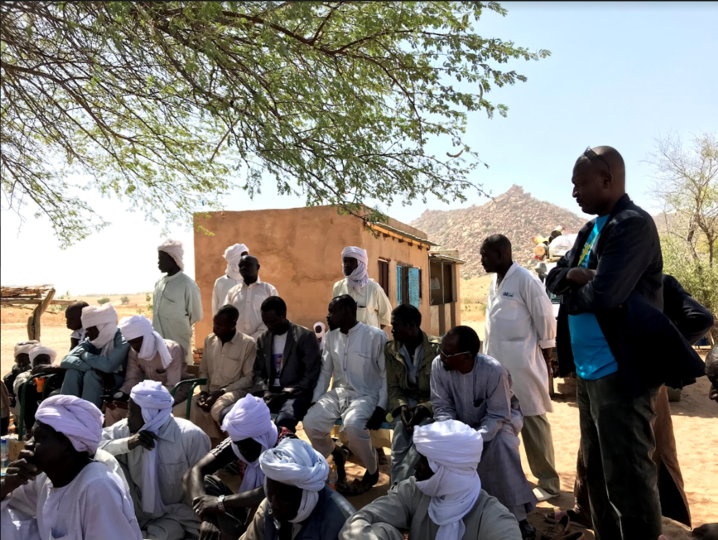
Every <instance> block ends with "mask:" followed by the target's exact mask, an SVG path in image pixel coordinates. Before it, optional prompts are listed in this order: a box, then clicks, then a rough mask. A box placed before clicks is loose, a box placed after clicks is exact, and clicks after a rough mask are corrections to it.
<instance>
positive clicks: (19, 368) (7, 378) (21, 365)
mask: <svg viewBox="0 0 718 540" xmlns="http://www.w3.org/2000/svg"><path fill="white" fill-rule="evenodd" d="M38 345H40V342H39V341H35V340H34V339H32V340H30V341H20V342H19V343H17V344H16V345H15V351H14V352H15V354H14V357H15V365H13V367H12V369H11V370H10V373H7V374H5V375H4V376H3V379H2V380H3V383H5V388H6V389H7V391H8V395H9V397H10V411H11V412H12V413H13V414H14V415H15V416H18V415H19V414H20V402H19V401H18V400H17V396H16V395H15V381H16V380H17V378H18V376H19V375H20V374H21V373H25V372H27V371H30V370H31V369H32V364H31V362H30V351H31V350H32V349H34V348H35V347H37V346H38Z"/></svg>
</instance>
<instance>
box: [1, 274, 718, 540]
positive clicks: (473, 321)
mask: <svg viewBox="0 0 718 540" xmlns="http://www.w3.org/2000/svg"><path fill="white" fill-rule="evenodd" d="M466 283H467V282H466V281H464V282H462V288H465V289H469V287H467V286H466ZM470 285H472V286H473V287H474V290H475V291H476V293H479V294H480V293H481V292H483V291H484V290H485V284H483V283H479V284H474V283H472V284H470ZM482 289H483V290H482ZM474 290H472V291H471V292H472V293H473V292H474ZM463 292H464V291H463V290H462V293H463ZM484 294H485V293H484ZM462 296H463V294H462ZM477 296H478V295H477ZM474 298H476V297H474ZM474 298H472V300H474ZM138 300H139V299H138ZM143 300H144V298H143ZM478 301H479V302H480V300H478ZM474 302H476V300H474ZM132 303H133V304H134V302H132ZM138 303H139V302H138ZM128 307H129V306H128ZM3 312H4V313H3V324H2V327H1V329H2V333H1V336H0V338H1V342H2V373H3V374H5V373H6V372H7V371H8V370H9V369H10V367H11V366H12V362H13V359H12V350H13V346H14V344H15V343H16V342H17V341H20V340H24V339H27V334H26V330H25V324H24V323H22V322H10V320H12V319H15V320H16V321H17V320H18V317H17V316H15V317H10V316H7V313H6V312H5V309H3ZM135 312H136V311H135ZM20 320H21V319H20ZM464 322H465V323H466V324H470V325H471V326H473V327H475V328H476V329H477V330H478V331H479V333H480V334H483V312H482V310H481V309H480V307H476V308H474V309H470V310H467V312H466V313H465V316H464ZM42 332H43V333H42V341H43V343H44V344H45V345H47V346H50V347H53V348H56V350H57V351H58V352H61V351H63V350H67V348H68V347H69V333H70V332H69V331H68V330H67V329H66V328H64V319H63V316H62V314H56V315H51V314H48V315H44V316H43V330H42ZM563 382H564V381H562V380H561V379H558V380H557V381H556V384H557V389H558V391H559V392H560V394H559V395H557V397H556V400H555V403H554V412H553V413H551V414H549V418H550V421H551V425H552V427H553V437H554V447H555V451H556V465H557V469H558V471H559V474H560V476H561V489H562V492H561V496H560V497H559V498H557V499H554V500H553V501H549V502H548V503H541V504H540V505H539V509H538V510H537V512H535V513H534V514H532V516H531V518H530V519H531V521H532V523H533V524H534V526H535V527H537V529H539V530H540V529H541V528H543V527H544V519H543V516H544V515H545V514H547V513H549V512H550V511H552V509H553V508H554V507H560V508H563V509H568V508H571V507H572V506H573V482H574V478H575V461H576V452H577V450H578V439H579V429H578V410H577V408H576V403H575V398H574V395H573V392H574V390H573V388H574V387H573V386H571V385H570V384H566V385H563ZM708 386H709V384H708V381H707V379H705V378H703V379H701V380H700V381H698V383H697V384H695V385H693V386H690V387H688V388H686V389H685V390H684V392H683V399H682V401H681V402H678V403H671V408H672V411H673V425H674V429H675V433H676V441H677V445H678V457H679V460H680V464H681V467H682V471H683V477H684V480H685V486H686V493H687V495H688V500H689V502H690V506H691V512H692V515H693V525H694V527H697V526H699V525H702V524H704V523H716V522H718V405H717V404H716V403H715V402H712V401H710V400H709V399H708V397H707V395H708ZM563 392H566V393H565V394H564V393H563ZM521 454H522V461H523V465H524V471H526V472H527V477H528V478H529V481H531V482H535V479H534V478H533V477H532V476H531V474H530V472H528V471H529V468H528V464H527V462H526V456H525V454H524V452H523V448H522V451H521ZM388 472H389V470H388V467H386V466H385V467H383V468H382V475H381V478H380V483H379V485H378V486H377V487H376V488H375V489H374V490H372V491H371V492H370V493H367V494H365V495H363V496H362V497H356V498H353V499H352V500H351V502H352V503H353V504H354V505H355V506H357V507H361V506H363V505H365V504H367V503H368V502H370V501H371V500H372V499H374V498H375V497H377V496H379V495H382V494H384V493H386V490H387V489H388V486H387V483H388V480H389V477H388ZM349 474H350V477H351V476H353V475H354V474H356V475H361V474H363V469H361V468H360V467H358V466H350V468H349ZM664 533H665V534H666V535H668V537H669V538H671V539H672V540H675V539H678V540H680V539H687V538H689V537H690V535H689V533H688V532H687V530H686V529H685V527H683V526H681V525H678V524H677V523H675V522H672V521H670V520H667V519H664ZM587 536H588V537H589V538H593V536H592V535H591V534H590V533H589V534H588V535H587Z"/></svg>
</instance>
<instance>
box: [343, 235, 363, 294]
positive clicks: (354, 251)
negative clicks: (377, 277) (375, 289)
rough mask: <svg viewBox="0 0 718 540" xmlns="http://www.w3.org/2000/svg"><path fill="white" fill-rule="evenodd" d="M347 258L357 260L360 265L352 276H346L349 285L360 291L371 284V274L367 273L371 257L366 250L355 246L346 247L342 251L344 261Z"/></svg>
mask: <svg viewBox="0 0 718 540" xmlns="http://www.w3.org/2000/svg"><path fill="white" fill-rule="evenodd" d="M345 257H348V258H350V259H356V260H357V262H358V263H359V264H358V265H357V267H356V268H355V269H354V271H353V272H352V273H351V274H350V275H348V276H346V278H347V283H348V285H349V286H350V287H351V288H352V289H354V290H356V291H358V290H359V289H361V288H362V287H363V286H364V285H366V284H367V283H368V282H369V272H368V271H367V265H368V264H369V257H368V255H367V254H366V250H365V249H362V248H360V247H354V246H349V247H345V248H344V249H343V250H342V261H343V260H344V258H345ZM342 271H343V267H342Z"/></svg>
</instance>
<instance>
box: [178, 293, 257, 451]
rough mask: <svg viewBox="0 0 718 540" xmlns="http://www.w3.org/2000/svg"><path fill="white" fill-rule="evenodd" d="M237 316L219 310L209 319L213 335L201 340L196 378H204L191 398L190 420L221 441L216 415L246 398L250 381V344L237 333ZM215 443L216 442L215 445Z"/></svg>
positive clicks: (233, 311) (253, 352)
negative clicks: (205, 382)
mask: <svg viewBox="0 0 718 540" xmlns="http://www.w3.org/2000/svg"><path fill="white" fill-rule="evenodd" d="M238 318H239V312H238V311H237V308H236V307H234V306H229V305H227V306H223V307H221V308H220V309H219V310H217V313H216V315H215V316H214V318H213V319H212V321H213V326H212V330H213V333H211V334H210V335H208V336H207V337H206V338H205V340H204V354H203V355H202V362H201V363H200V365H199V377H200V378H201V379H204V378H206V379H207V384H206V385H204V386H202V391H201V392H200V393H199V395H197V396H194V397H193V398H192V402H193V403H192V411H191V413H190V420H192V422H194V423H195V424H197V425H198V426H199V427H201V428H202V429H203V430H204V432H205V433H206V434H207V435H209V437H210V439H213V441H212V442H213V443H214V442H215V441H216V439H219V438H221V436H222V434H221V432H220V431H219V424H220V423H221V422H222V419H221V418H220V413H221V412H222V411H224V410H225V409H229V408H230V407H231V406H232V405H233V404H234V403H236V402H237V400H238V399H240V398H243V397H244V396H246V395H247V392H248V391H249V389H250V388H251V387H252V384H253V381H254V372H253V371H252V369H253V368H254V359H255V357H256V355H257V346H256V344H255V343H254V340H253V339H252V338H251V337H249V336H246V335H244V334H243V333H242V332H239V331H237V319H238ZM217 442H218V441H217Z"/></svg>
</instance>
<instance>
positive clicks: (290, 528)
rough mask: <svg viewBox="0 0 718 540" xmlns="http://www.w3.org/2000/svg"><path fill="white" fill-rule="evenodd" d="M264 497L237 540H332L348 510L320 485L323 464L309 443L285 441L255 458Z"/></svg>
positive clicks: (325, 470) (341, 499)
mask: <svg viewBox="0 0 718 540" xmlns="http://www.w3.org/2000/svg"><path fill="white" fill-rule="evenodd" d="M259 466H260V467H261V468H262V471H263V472H264V475H265V477H266V481H265V485H264V490H265V493H266V494H267V498H266V499H264V502H263V503H262V505H261V506H260V507H259V508H258V509H257V512H256V514H254V519H253V520H252V523H251V524H250V525H249V527H248V528H247V533H246V534H245V535H244V536H243V537H242V540H265V539H270V538H279V539H284V538H291V539H292V540H304V539H310V538H311V539H312V540H314V539H316V540H337V538H338V537H339V531H340V530H341V528H342V527H343V526H344V523H345V522H346V520H347V518H349V517H350V516H351V515H352V514H353V513H354V512H355V509H354V507H353V506H352V505H351V504H349V502H348V501H347V500H346V499H345V498H344V497H342V496H341V495H340V494H339V493H337V492H336V491H334V490H333V489H332V488H331V487H329V486H328V485H327V483H326V480H327V475H328V473H329V465H328V464H327V461H326V459H324V457H323V456H322V455H321V454H320V453H319V452H317V451H316V450H314V448H312V447H311V446H310V445H309V443H307V442H305V441H302V440H300V439H285V440H283V441H282V442H281V443H279V444H278V445H277V446H276V447H274V448H272V449H270V450H267V451H266V452H264V453H263V454H262V455H261V457H260V458H259Z"/></svg>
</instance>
